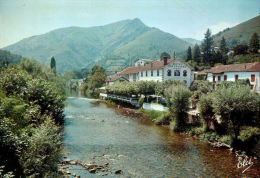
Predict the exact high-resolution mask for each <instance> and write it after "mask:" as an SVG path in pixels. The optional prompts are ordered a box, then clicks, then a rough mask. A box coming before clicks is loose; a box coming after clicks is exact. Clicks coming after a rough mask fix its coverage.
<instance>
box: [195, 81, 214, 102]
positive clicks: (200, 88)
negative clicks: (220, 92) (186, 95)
mask: <svg viewBox="0 0 260 178" xmlns="http://www.w3.org/2000/svg"><path fill="white" fill-rule="evenodd" d="M190 90H191V91H193V94H192V96H191V99H192V101H193V102H195V103H197V102H198V101H199V99H200V96H202V95H203V94H207V93H209V92H211V91H212V89H211V84H210V82H209V81H208V80H194V81H193V82H192V85H191V87H190Z"/></svg>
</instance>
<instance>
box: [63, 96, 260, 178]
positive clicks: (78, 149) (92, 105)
mask: <svg viewBox="0 0 260 178" xmlns="http://www.w3.org/2000/svg"><path fill="white" fill-rule="evenodd" d="M67 103H68V104H67V106H66V108H65V111H64V113H65V115H66V120H65V128H64V138H63V144H64V156H65V157H66V159H73V160H80V161H83V162H86V163H96V164H102V165H103V164H105V163H109V172H107V173H106V172H98V173H96V174H90V173H88V172H87V171H85V170H84V169H82V168H81V167H79V166H70V167H69V169H70V172H73V173H76V174H77V175H80V176H81V177H100V176H102V175H106V176H109V177H114V176H116V175H115V174H114V172H115V171H116V170H122V175H121V176H123V177H244V176H249V177H257V176H259V175H260V166H259V165H260V164H259V162H257V161H256V160H252V161H253V162H254V165H253V166H252V167H250V168H249V169H248V170H247V171H245V172H244V173H243V174H242V171H243V169H238V168H237V163H238V159H237V157H236V156H235V154H234V153H232V152H231V151H229V150H228V149H218V148H213V147H211V146H209V145H208V144H207V143H204V142H201V141H199V140H197V139H194V138H192V137H189V136H185V135H181V134H177V133H173V132H172V131H170V130H169V129H167V128H164V127H161V126H157V125H155V124H153V123H152V122H151V121H149V120H146V119H138V118H131V117H127V116H123V115H120V114H119V113H117V112H116V111H115V110H114V109H112V108H109V107H107V106H106V105H105V104H104V103H102V102H98V101H97V100H92V99H87V98H77V97H75V98H73V97H70V98H68V99H67ZM245 168H246V167H245Z"/></svg>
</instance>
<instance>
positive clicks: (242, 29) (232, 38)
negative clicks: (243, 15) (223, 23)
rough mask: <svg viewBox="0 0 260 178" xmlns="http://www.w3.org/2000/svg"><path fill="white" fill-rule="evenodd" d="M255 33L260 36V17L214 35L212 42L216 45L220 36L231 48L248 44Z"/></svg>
mask: <svg viewBox="0 0 260 178" xmlns="http://www.w3.org/2000/svg"><path fill="white" fill-rule="evenodd" d="M255 32H256V33H258V35H259V36H260V15H259V16H257V17H254V18H252V19H250V20H248V21H245V22H243V23H240V24H238V25H236V26H234V27H232V28H227V29H225V30H223V31H222V32H219V33H217V34H216V35H214V41H215V43H216V45H218V44H219V42H220V40H221V38H222V36H224V37H225V39H226V41H227V44H228V47H229V48H233V47H234V46H235V45H237V44H248V42H249V40H250V38H251V36H252V34H253V33H255Z"/></svg>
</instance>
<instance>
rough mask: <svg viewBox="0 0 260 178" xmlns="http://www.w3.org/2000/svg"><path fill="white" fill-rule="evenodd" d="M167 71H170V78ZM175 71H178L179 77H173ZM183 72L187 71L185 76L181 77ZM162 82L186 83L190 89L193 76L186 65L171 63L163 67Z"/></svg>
mask: <svg viewBox="0 0 260 178" xmlns="http://www.w3.org/2000/svg"><path fill="white" fill-rule="evenodd" d="M168 70H170V71H171V76H168ZM175 70H179V71H180V76H175V75H174V71H175ZM183 71H187V76H183ZM164 80H179V81H186V83H187V86H188V87H190V85H191V83H192V82H193V80H194V74H193V72H192V70H191V68H190V67H189V66H188V65H186V64H184V63H181V62H172V63H170V64H168V65H166V66H164Z"/></svg>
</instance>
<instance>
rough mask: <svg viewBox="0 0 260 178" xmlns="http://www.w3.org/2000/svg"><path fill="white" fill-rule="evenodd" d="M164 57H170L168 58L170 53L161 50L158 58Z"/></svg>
mask: <svg viewBox="0 0 260 178" xmlns="http://www.w3.org/2000/svg"><path fill="white" fill-rule="evenodd" d="M164 57H167V58H168V59H170V58H171V55H170V54H168V53H167V52H162V53H161V54H160V59H161V60H163V58H164Z"/></svg>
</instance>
